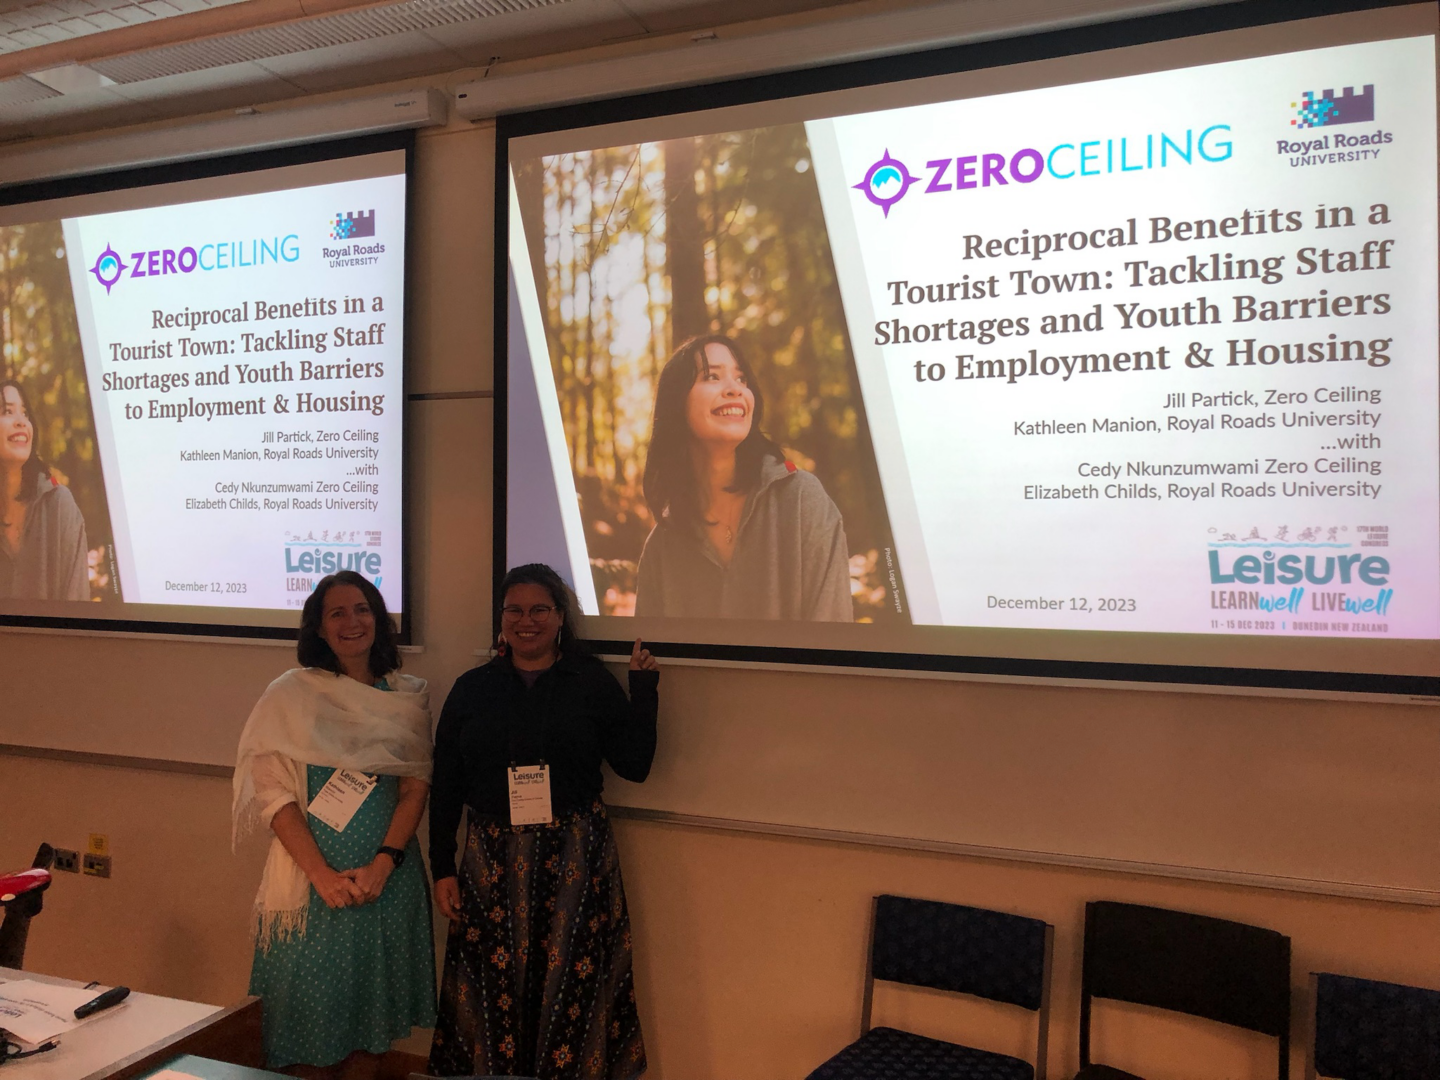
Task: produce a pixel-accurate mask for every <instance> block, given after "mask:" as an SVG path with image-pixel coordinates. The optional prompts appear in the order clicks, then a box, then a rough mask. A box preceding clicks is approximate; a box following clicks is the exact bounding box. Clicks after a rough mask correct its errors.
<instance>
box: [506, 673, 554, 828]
mask: <svg viewBox="0 0 1440 1080" xmlns="http://www.w3.org/2000/svg"><path fill="white" fill-rule="evenodd" d="M542 677H543V673H542ZM538 681H539V680H537V685H536V686H531V687H528V688H527V689H526V690H525V691H524V697H523V698H522V699H521V700H522V702H523V703H524V704H525V705H529V704H530V703H531V702H532V701H535V700H536V690H537V689H539V687H538ZM542 693H543V691H542ZM548 696H549V695H548V694H546V697H547V698H548ZM516 711H523V712H526V713H531V714H532V715H533V719H534V723H533V724H532V725H530V727H531V729H532V730H531V731H528V732H526V733H525V734H526V736H527V737H526V738H525V740H524V741H525V742H526V743H529V744H533V743H535V742H536V741H538V743H539V754H538V755H536V756H535V757H534V758H533V759H531V762H532V763H527V764H524V765H522V764H521V754H520V747H519V743H520V741H521V733H520V731H519V730H518V728H519V726H520V725H521V724H523V722H524V720H523V717H522V718H521V719H520V720H519V721H517V718H516V716H515V715H514V712H511V713H509V714H508V715H507V716H506V721H505V737H506V745H507V749H508V751H509V759H510V765H509V767H508V768H507V769H506V770H505V774H506V779H507V781H508V784H507V787H508V788H509V794H510V824H512V825H548V824H549V823H550V822H552V821H553V820H554V811H553V807H552V805H551V797H550V766H549V765H548V764H547V755H546V753H545V711H544V709H543V708H535V709H522V710H516ZM526 749H529V747H528V746H527V748H526ZM527 757H528V755H527Z"/></svg>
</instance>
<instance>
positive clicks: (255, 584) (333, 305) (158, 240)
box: [0, 134, 413, 637]
mask: <svg viewBox="0 0 1440 1080" xmlns="http://www.w3.org/2000/svg"><path fill="white" fill-rule="evenodd" d="M412 145H413V137H412V136H411V135H409V134H402V135H384V136H373V137H369V138H361V139H348V140H340V141H336V142H334V143H330V144H320V145H317V146H311V147H304V148H299V149H293V150H284V151H270V152H265V153H260V154H250V155H243V156H239V157H228V158H219V159H212V160H207V161H200V162H191V163H186V164H183V165H176V166H165V167H157V168H147V169H143V170H137V171H134V172H126V173H114V174H109V175H100V176H90V177H81V178H76V179H69V180H61V181H54V182H48V183H42V184H32V185H26V186H24V187H22V188H12V189H8V190H5V191H0V397H3V405H0V481H3V482H4V484H5V485H6V486H5V489H4V491H0V509H3V511H4V513H3V514H0V519H3V521H4V522H5V525H4V528H5V535H4V537H3V543H0V624H3V625H12V626H29V627H49V628H64V629H89V630H135V631H148V632H184V633H204V634H219V635H247V636H259V637H284V636H293V635H294V633H295V629H294V628H295V626H296V625H297V624H298V621H299V619H298V616H299V610H298V609H299V608H300V606H301V605H302V604H303V603H304V601H305V598H306V597H307V596H308V595H309V594H310V592H311V590H312V589H313V588H314V585H315V583H316V582H317V581H319V580H320V578H321V577H323V576H324V575H325V574H327V573H330V572H332V571H334V570H339V569H354V570H357V571H358V572H359V573H361V574H363V575H364V576H365V577H367V578H368V579H370V580H371V581H373V582H374V583H375V584H376V586H377V587H378V588H379V589H380V591H381V593H382V594H383V595H384V597H385V599H386V603H387V606H388V607H389V608H390V610H391V611H392V612H393V613H395V614H397V615H399V616H401V618H402V623H403V619H404V614H405V611H406V606H407V605H406V603H405V596H406V587H405V575H404V572H403V571H404V548H403V528H404V515H403V498H404V492H403V446H404V430H403V418H404V340H405V259H406V242H405V241H406V228H407V226H406V216H407V194H406V192H407V186H408V176H409V171H410V170H409V162H410V156H411V147H412Z"/></svg>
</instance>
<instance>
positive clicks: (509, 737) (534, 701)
mask: <svg viewBox="0 0 1440 1080" xmlns="http://www.w3.org/2000/svg"><path fill="white" fill-rule="evenodd" d="M659 685H660V673H659V672H658V671H632V672H630V697H629V699H628V700H627V699H626V697H625V692H624V691H623V690H621V689H620V684H619V683H618V682H616V681H615V677H614V676H613V675H611V674H610V672H609V671H607V670H606V669H605V665H604V664H602V663H601V662H600V661H599V660H597V659H595V658H594V657H591V656H576V655H572V654H567V655H565V656H562V657H561V658H560V659H559V660H557V661H556V662H555V663H554V664H553V665H552V666H551V667H550V668H548V669H547V670H545V671H543V672H541V674H540V677H539V678H538V679H536V680H535V685H534V686H532V687H530V688H528V689H527V688H526V686H525V684H524V683H523V682H522V681H521V679H520V676H519V675H518V674H517V673H516V671H515V668H514V666H513V665H512V664H511V663H510V661H509V660H508V659H504V658H500V657H497V658H496V659H494V660H492V661H490V663H488V664H486V665H485V666H484V667H478V668H472V669H471V670H470V671H467V672H466V673H465V674H464V675H461V676H460V678H459V679H457V680H456V681H455V686H454V688H453V689H451V691H450V696H449V697H447V698H446V699H445V707H444V708H443V709H442V710H441V712H440V724H439V726H438V727H437V728H436V731H435V776H434V780H433V782H432V785H431V788H430V871H431V873H432V874H434V875H435V878H436V880H437V881H438V880H439V879H440V878H445V877H450V876H451V875H453V874H454V873H455V833H456V830H457V829H458V828H459V825H460V812H461V811H462V810H463V809H464V808H465V807H466V806H469V807H470V808H471V809H472V810H473V811H475V812H476V813H479V814H486V815H494V816H495V817H498V818H500V819H501V820H502V821H507V822H508V821H509V819H510V786H509V781H508V778H507V775H506V769H507V768H508V767H509V766H511V765H535V764H537V763H539V762H541V761H543V762H545V763H546V764H548V765H549V766H550V801H551V808H552V811H553V813H555V814H556V815H557V816H558V815H560V814H564V813H567V812H569V811H572V810H577V809H583V808H584V807H586V806H588V805H590V803H592V802H594V800H595V799H596V798H597V797H598V796H599V794H600V790H601V788H602V787H603V786H604V779H603V778H602V777H601V775H600V762H601V761H602V759H603V760H604V761H608V762H609V763H610V767H611V768H612V769H614V770H615V773H616V775H618V776H622V777H624V778H625V779H626V780H633V781H635V782H637V783H638V782H640V781H641V780H644V779H645V777H646V776H647V775H649V773H650V763H651V761H653V760H654V758H655V714H656V710H657V707H658V705H659Z"/></svg>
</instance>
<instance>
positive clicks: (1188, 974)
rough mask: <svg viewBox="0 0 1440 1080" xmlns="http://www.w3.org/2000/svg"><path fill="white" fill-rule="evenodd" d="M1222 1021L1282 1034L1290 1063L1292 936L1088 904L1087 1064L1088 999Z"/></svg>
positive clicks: (1086, 1050)
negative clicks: (1111, 1001) (1123, 1002)
mask: <svg viewBox="0 0 1440 1080" xmlns="http://www.w3.org/2000/svg"><path fill="white" fill-rule="evenodd" d="M1092 997H1105V998H1114V999H1117V1000H1119V1001H1130V1002H1134V1003H1135V1004H1137V1005H1150V1006H1154V1007H1156V1008H1161V1009H1171V1010H1173V1011H1175V1012H1183V1013H1187V1014H1189V1015H1191V1016H1200V1017H1204V1018H1206V1019H1208V1020H1218V1021H1220V1022H1221V1023H1224V1024H1232V1025H1234V1026H1236V1027H1242V1028H1248V1029H1249V1030H1251V1031H1259V1032H1263V1033H1264V1034H1266V1035H1273V1036H1275V1037H1276V1038H1277V1039H1279V1040H1280V1062H1279V1065H1280V1067H1279V1071H1278V1074H1277V1075H1278V1076H1279V1077H1280V1078H1281V1080H1286V1078H1287V1077H1288V1076H1289V1070H1290V1063H1289V1062H1290V939H1289V938H1288V937H1286V936H1285V935H1284V934H1280V933H1276V932H1275V931H1274V930H1266V929H1263V928H1261V927H1258V926H1249V925H1247V924H1246V923H1237V922H1230V921H1228V920H1226V919H1212V918H1210V917H1209V916H1205V915H1192V914H1190V913H1188V912H1183V911H1168V910H1166V909H1164V908H1153V907H1144V906H1141V905H1138V904H1119V903H1115V902H1113V901H1108V900H1100V901H1095V902H1093V903H1089V904H1086V905H1085V960H1084V965H1083V970H1082V974H1081V978H1080V1063H1081V1065H1082V1066H1084V1065H1089V1064H1090V1000H1091V998H1092Z"/></svg>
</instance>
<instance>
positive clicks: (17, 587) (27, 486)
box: [0, 379, 90, 600]
mask: <svg viewBox="0 0 1440 1080" xmlns="http://www.w3.org/2000/svg"><path fill="white" fill-rule="evenodd" d="M87 548H88V545H87V542H86V538H85V518H84V517H83V516H82V515H81V513H80V508H79V506H77V505H76V503H75V499H74V497H73V496H72V495H71V494H70V489H69V488H68V487H66V486H65V485H64V484H62V483H60V481H59V480H57V479H55V477H53V476H52V475H51V473H50V469H49V467H48V466H47V465H46V464H45V462H44V460H43V459H42V458H41V456H40V451H39V448H38V447H37V446H36V445H35V424H34V421H33V420H32V419H31V416H30V406H29V402H28V401H27V399H26V397H25V391H24V389H23V388H22V387H21V386H20V383H19V382H17V381H16V380H14V379H6V380H4V381H3V382H0V597H4V598H10V599H18V600H89V599H90V581H89V568H88V564H87V561H86V557H87Z"/></svg>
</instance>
